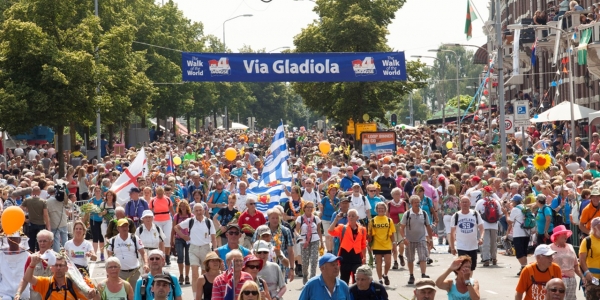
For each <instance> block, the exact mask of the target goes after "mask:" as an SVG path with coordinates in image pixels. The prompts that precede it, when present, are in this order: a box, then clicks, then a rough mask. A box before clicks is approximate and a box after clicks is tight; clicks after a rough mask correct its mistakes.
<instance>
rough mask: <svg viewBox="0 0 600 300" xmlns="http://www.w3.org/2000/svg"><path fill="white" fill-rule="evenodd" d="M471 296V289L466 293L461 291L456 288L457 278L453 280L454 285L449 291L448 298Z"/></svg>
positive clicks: (455, 299) (449, 299)
mask: <svg viewBox="0 0 600 300" xmlns="http://www.w3.org/2000/svg"><path fill="white" fill-rule="evenodd" d="M470 299H471V296H469V291H467V292H466V293H464V294H463V293H461V292H459V291H458V290H457V289H456V278H455V279H454V280H452V287H451V288H450V291H449V292H448V300H470Z"/></svg>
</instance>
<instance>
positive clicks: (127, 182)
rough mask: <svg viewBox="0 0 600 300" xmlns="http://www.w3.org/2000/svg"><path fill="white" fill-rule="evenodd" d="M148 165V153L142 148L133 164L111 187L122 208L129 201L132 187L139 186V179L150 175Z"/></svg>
mask: <svg viewBox="0 0 600 300" xmlns="http://www.w3.org/2000/svg"><path fill="white" fill-rule="evenodd" d="M146 163H147V161H146V152H144V147H142V149H140V152H138V154H137V156H136V157H135V159H134V160H133V162H132V163H131V164H130V165H129V167H128V168H127V169H125V170H124V171H123V173H121V176H119V178H117V180H116V181H115V183H113V185H112V186H111V187H110V190H111V191H113V192H115V194H117V203H119V204H120V205H121V206H124V205H125V203H127V202H128V201H129V190H130V189H131V188H132V187H137V186H138V182H137V178H138V177H140V176H146V175H148V167H147V165H146Z"/></svg>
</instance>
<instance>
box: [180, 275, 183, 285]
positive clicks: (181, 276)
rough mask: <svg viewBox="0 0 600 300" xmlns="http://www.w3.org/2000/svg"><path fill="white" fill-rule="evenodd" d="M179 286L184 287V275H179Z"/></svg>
mask: <svg viewBox="0 0 600 300" xmlns="http://www.w3.org/2000/svg"><path fill="white" fill-rule="evenodd" d="M179 285H183V275H179Z"/></svg>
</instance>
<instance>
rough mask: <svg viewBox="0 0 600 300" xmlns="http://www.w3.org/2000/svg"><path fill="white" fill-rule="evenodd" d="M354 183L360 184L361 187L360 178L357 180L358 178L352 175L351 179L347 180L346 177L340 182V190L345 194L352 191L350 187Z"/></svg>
mask: <svg viewBox="0 0 600 300" xmlns="http://www.w3.org/2000/svg"><path fill="white" fill-rule="evenodd" d="M355 182H356V183H358V184H360V186H362V181H361V180H360V178H358V176H356V175H352V178H348V177H347V176H346V177H344V178H342V180H341V181H340V189H341V190H342V191H344V192H347V191H349V190H351V189H352V185H353V184H354V183H355Z"/></svg>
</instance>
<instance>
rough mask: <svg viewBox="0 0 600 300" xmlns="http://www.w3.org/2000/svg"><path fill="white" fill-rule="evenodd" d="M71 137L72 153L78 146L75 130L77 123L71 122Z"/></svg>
mask: <svg viewBox="0 0 600 300" xmlns="http://www.w3.org/2000/svg"><path fill="white" fill-rule="evenodd" d="M69 137H70V138H71V149H69V150H71V151H74V150H75V145H77V130H76V129H75V123H73V122H71V125H69Z"/></svg>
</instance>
